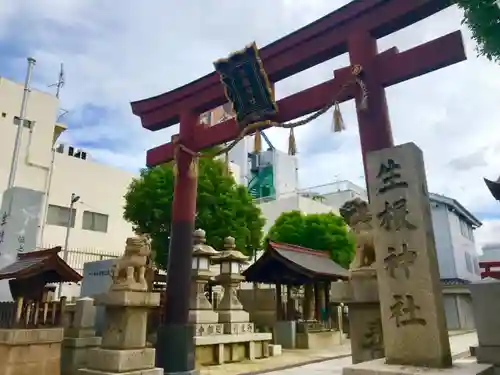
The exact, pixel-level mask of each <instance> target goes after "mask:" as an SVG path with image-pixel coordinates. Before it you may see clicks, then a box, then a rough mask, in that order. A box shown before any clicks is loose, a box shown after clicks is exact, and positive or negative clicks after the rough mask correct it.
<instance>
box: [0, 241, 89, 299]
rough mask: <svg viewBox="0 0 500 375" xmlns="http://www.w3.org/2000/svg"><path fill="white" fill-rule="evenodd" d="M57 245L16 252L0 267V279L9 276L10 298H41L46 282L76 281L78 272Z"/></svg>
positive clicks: (43, 296)
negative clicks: (67, 261) (60, 254)
mask: <svg viewBox="0 0 500 375" xmlns="http://www.w3.org/2000/svg"><path fill="white" fill-rule="evenodd" d="M61 250H62V249H61V246H57V247H54V248H51V249H45V250H38V251H32V252H27V253H21V254H18V256H17V260H16V261H15V262H14V263H12V264H9V265H8V266H6V267H4V268H2V269H0V280H9V286H10V291H11V294H12V298H14V299H17V298H21V297H22V298H24V299H26V300H32V301H42V300H45V299H46V298H45V295H44V293H45V291H46V286H47V284H52V283H65V282H72V283H77V282H80V281H81V280H82V278H83V277H82V276H81V275H80V274H79V273H78V272H76V271H75V270H74V269H73V268H71V267H70V266H69V265H68V264H67V263H66V262H65V261H64V260H63V259H62V258H61V257H60V256H59V255H58V254H59V252H60V251H61Z"/></svg>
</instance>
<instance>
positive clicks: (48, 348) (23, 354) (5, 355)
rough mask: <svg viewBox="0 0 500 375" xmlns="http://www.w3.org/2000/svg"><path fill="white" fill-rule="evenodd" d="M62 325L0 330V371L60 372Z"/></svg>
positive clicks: (17, 374)
mask: <svg viewBox="0 0 500 375" xmlns="http://www.w3.org/2000/svg"><path fill="white" fill-rule="evenodd" d="M63 335H64V331H63V329H62V328H39V329H0V374H2V375H25V374H36V375H59V374H60V373H61V371H60V363H61V342H62V340H63Z"/></svg>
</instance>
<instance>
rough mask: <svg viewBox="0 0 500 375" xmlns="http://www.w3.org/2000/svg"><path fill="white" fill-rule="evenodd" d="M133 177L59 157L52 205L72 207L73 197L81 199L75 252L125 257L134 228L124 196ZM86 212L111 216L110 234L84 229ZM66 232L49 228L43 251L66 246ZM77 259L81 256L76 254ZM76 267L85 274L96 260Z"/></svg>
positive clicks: (74, 233)
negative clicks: (125, 210) (125, 212)
mask: <svg viewBox="0 0 500 375" xmlns="http://www.w3.org/2000/svg"><path fill="white" fill-rule="evenodd" d="M133 177H134V175H133V174H132V173H129V172H126V171H122V170H119V169H116V168H112V167H108V166H106V165H102V164H98V163H96V162H94V161H91V160H81V159H77V158H75V157H72V156H69V155H67V154H59V153H56V158H55V167H54V172H53V176H52V187H51V191H50V195H49V204H51V205H57V206H62V207H68V206H69V204H70V199H71V194H72V193H74V194H76V195H78V196H80V201H78V202H77V203H76V204H75V206H74V208H75V209H76V217H75V226H74V228H72V229H71V231H70V238H69V244H68V247H69V248H70V249H73V250H74V251H78V250H79V251H86V252H89V253H92V254H114V255H116V256H118V255H121V254H122V253H123V250H124V243H125V239H126V238H127V237H130V236H132V235H133V231H132V225H131V224H130V223H128V222H126V221H125V220H124V219H123V207H124V205H125V199H124V195H125V193H126V191H127V187H128V185H129V184H130V182H131V181H132V178H133ZM84 211H91V212H97V213H100V214H104V215H107V216H108V228H107V232H106V233H102V232H97V231H91V230H85V229H82V217H83V212H84ZM65 235H66V228H65V227H62V226H57V225H50V224H46V225H45V228H44V235H43V247H49V246H54V245H63V244H64V239H65ZM74 257H75V258H77V257H78V256H77V254H74ZM79 258H80V259H81V260H80V261H76V259H75V260H74V261H76V262H75V263H74V262H71V263H73V264H72V266H73V267H74V268H76V269H77V270H79V271H81V270H83V262H84V261H90V260H94V259H93V258H94V257H91V259H88V260H87V259H85V257H79Z"/></svg>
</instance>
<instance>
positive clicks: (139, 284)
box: [110, 235, 151, 291]
mask: <svg viewBox="0 0 500 375" xmlns="http://www.w3.org/2000/svg"><path fill="white" fill-rule="evenodd" d="M150 257H151V244H150V241H149V239H148V238H147V237H146V236H142V235H141V236H137V237H129V238H127V241H126V245H125V252H124V253H123V255H122V256H121V258H120V259H118V260H117V262H116V263H115V265H114V266H113V268H112V269H111V278H112V279H113V284H112V285H111V288H110V290H133V291H147V290H148V282H147V280H146V268H148V267H149V266H150V264H151V260H150Z"/></svg>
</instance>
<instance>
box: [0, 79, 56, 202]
mask: <svg viewBox="0 0 500 375" xmlns="http://www.w3.org/2000/svg"><path fill="white" fill-rule="evenodd" d="M22 95H23V86H22V85H19V84H16V83H13V82H11V81H8V80H6V79H5V78H1V77H0V128H1V130H2V131H1V137H0V194H3V192H4V191H5V189H6V188H7V183H8V178H9V171H10V165H11V160H12V154H13V150H14V140H15V136H16V130H17V126H15V125H14V117H15V116H19V110H20V107H21V99H22ZM57 110H58V100H57V99H56V98H55V97H54V96H52V95H50V94H47V93H43V92H40V91H36V90H32V91H31V93H30V94H29V103H28V106H27V109H26V119H29V120H32V121H36V125H35V127H34V130H33V138H32V145H31V153H30V159H31V160H30V161H31V162H33V163H34V164H36V165H38V166H33V165H29V164H27V163H26V158H27V145H28V140H29V130H28V129H26V128H24V129H23V139H22V144H21V149H20V155H19V167H18V170H17V177H16V186H20V187H25V188H29V189H34V190H39V191H42V190H43V188H44V186H45V179H46V176H47V172H46V169H47V168H48V167H49V165H50V160H51V154H50V145H51V143H52V139H53V135H54V126H55V119H56V115H57Z"/></svg>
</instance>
